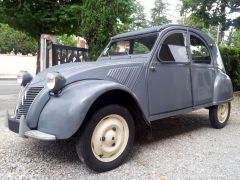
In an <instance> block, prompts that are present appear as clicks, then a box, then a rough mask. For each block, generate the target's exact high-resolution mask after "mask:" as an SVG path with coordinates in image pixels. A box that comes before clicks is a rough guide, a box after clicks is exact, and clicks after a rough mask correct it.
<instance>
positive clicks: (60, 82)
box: [46, 72, 66, 92]
mask: <svg viewBox="0 0 240 180" xmlns="http://www.w3.org/2000/svg"><path fill="white" fill-rule="evenodd" d="M65 82H66V79H65V78H64V77H63V75H62V74H61V73H59V72H50V73H48V74H47V76H46V86H47V87H48V89H49V90H51V91H53V92H57V91H59V90H61V89H62V88H63V87H64V85H65Z"/></svg>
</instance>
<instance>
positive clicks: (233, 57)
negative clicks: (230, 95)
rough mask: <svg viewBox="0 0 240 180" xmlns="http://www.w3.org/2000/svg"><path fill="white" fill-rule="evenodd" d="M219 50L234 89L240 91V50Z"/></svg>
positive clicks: (223, 48) (221, 48)
mask: <svg viewBox="0 0 240 180" xmlns="http://www.w3.org/2000/svg"><path fill="white" fill-rule="evenodd" d="M219 50H220V52H221V56H222V59H223V63H224V66H225V69H226V71H227V74H228V75H229V76H230V78H231V80H232V84H233V89H234V90H235V91H240V48H234V47H226V46H220V47H219Z"/></svg>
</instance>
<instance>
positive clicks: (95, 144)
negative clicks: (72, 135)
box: [76, 105, 135, 172]
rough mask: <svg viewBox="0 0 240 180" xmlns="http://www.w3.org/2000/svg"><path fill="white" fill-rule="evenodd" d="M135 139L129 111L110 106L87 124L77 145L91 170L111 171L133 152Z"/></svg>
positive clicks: (81, 156)
mask: <svg viewBox="0 0 240 180" xmlns="http://www.w3.org/2000/svg"><path fill="white" fill-rule="evenodd" d="M134 136H135V126H134V121H133V118H132V116H131V114H130V113H129V112H128V110H127V109H126V108H124V107H123V106H120V105H108V106H105V107H103V108H101V109H100V110H98V111H97V112H95V113H94V114H93V115H92V117H91V118H90V119H89V121H88V122H87V125H86V127H85V128H84V129H83V132H82V133H81V135H80V137H79V138H78V141H77V144H76V149H77V153H78V155H79V157H80V159H82V160H83V161H84V162H85V163H86V164H87V165H88V166H89V167H90V168H91V169H93V170H95V171H97V172H104V171H108V170H111V169H114V168H116V167H118V166H119V165H120V164H122V163H123V161H124V160H125V158H126V157H127V155H128V154H129V151H130V150H131V149H132V146H133V142H134Z"/></svg>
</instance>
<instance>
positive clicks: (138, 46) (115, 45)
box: [102, 35, 157, 56]
mask: <svg viewBox="0 0 240 180" xmlns="http://www.w3.org/2000/svg"><path fill="white" fill-rule="evenodd" d="M156 39H157V35H149V36H144V37H140V38H135V39H128V40H119V41H114V42H112V43H111V44H110V45H109V46H108V47H107V48H106V49H105V51H104V52H103V54H102V56H121V55H128V54H133V55H134V54H146V53H149V52H150V51H151V50H152V48H153V46H154V44H155V41H156Z"/></svg>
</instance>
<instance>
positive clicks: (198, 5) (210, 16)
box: [181, 0, 240, 30]
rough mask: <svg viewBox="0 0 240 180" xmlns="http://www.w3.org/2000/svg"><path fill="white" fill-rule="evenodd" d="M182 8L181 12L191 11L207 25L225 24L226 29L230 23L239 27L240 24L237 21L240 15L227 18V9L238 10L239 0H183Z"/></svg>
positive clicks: (232, 11)
mask: <svg viewBox="0 0 240 180" xmlns="http://www.w3.org/2000/svg"><path fill="white" fill-rule="evenodd" d="M181 1H182V5H183V6H182V9H181V13H182V14H183V13H184V12H186V13H189V12H190V13H191V14H193V15H194V16H196V17H199V18H200V19H201V20H202V21H203V22H204V23H205V26H206V27H208V26H209V25H215V26H216V25H218V24H219V23H220V24H221V25H223V27H222V28H224V30H225V29H226V28H227V27H229V26H230V25H232V26H236V27H238V26H239V25H240V24H239V23H238V22H237V21H238V20H240V17H238V18H235V19H233V20H232V19H228V18H227V14H228V13H227V9H229V10H230V13H234V12H238V11H239V8H240V1H239V0H211V1H209V0H181Z"/></svg>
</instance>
